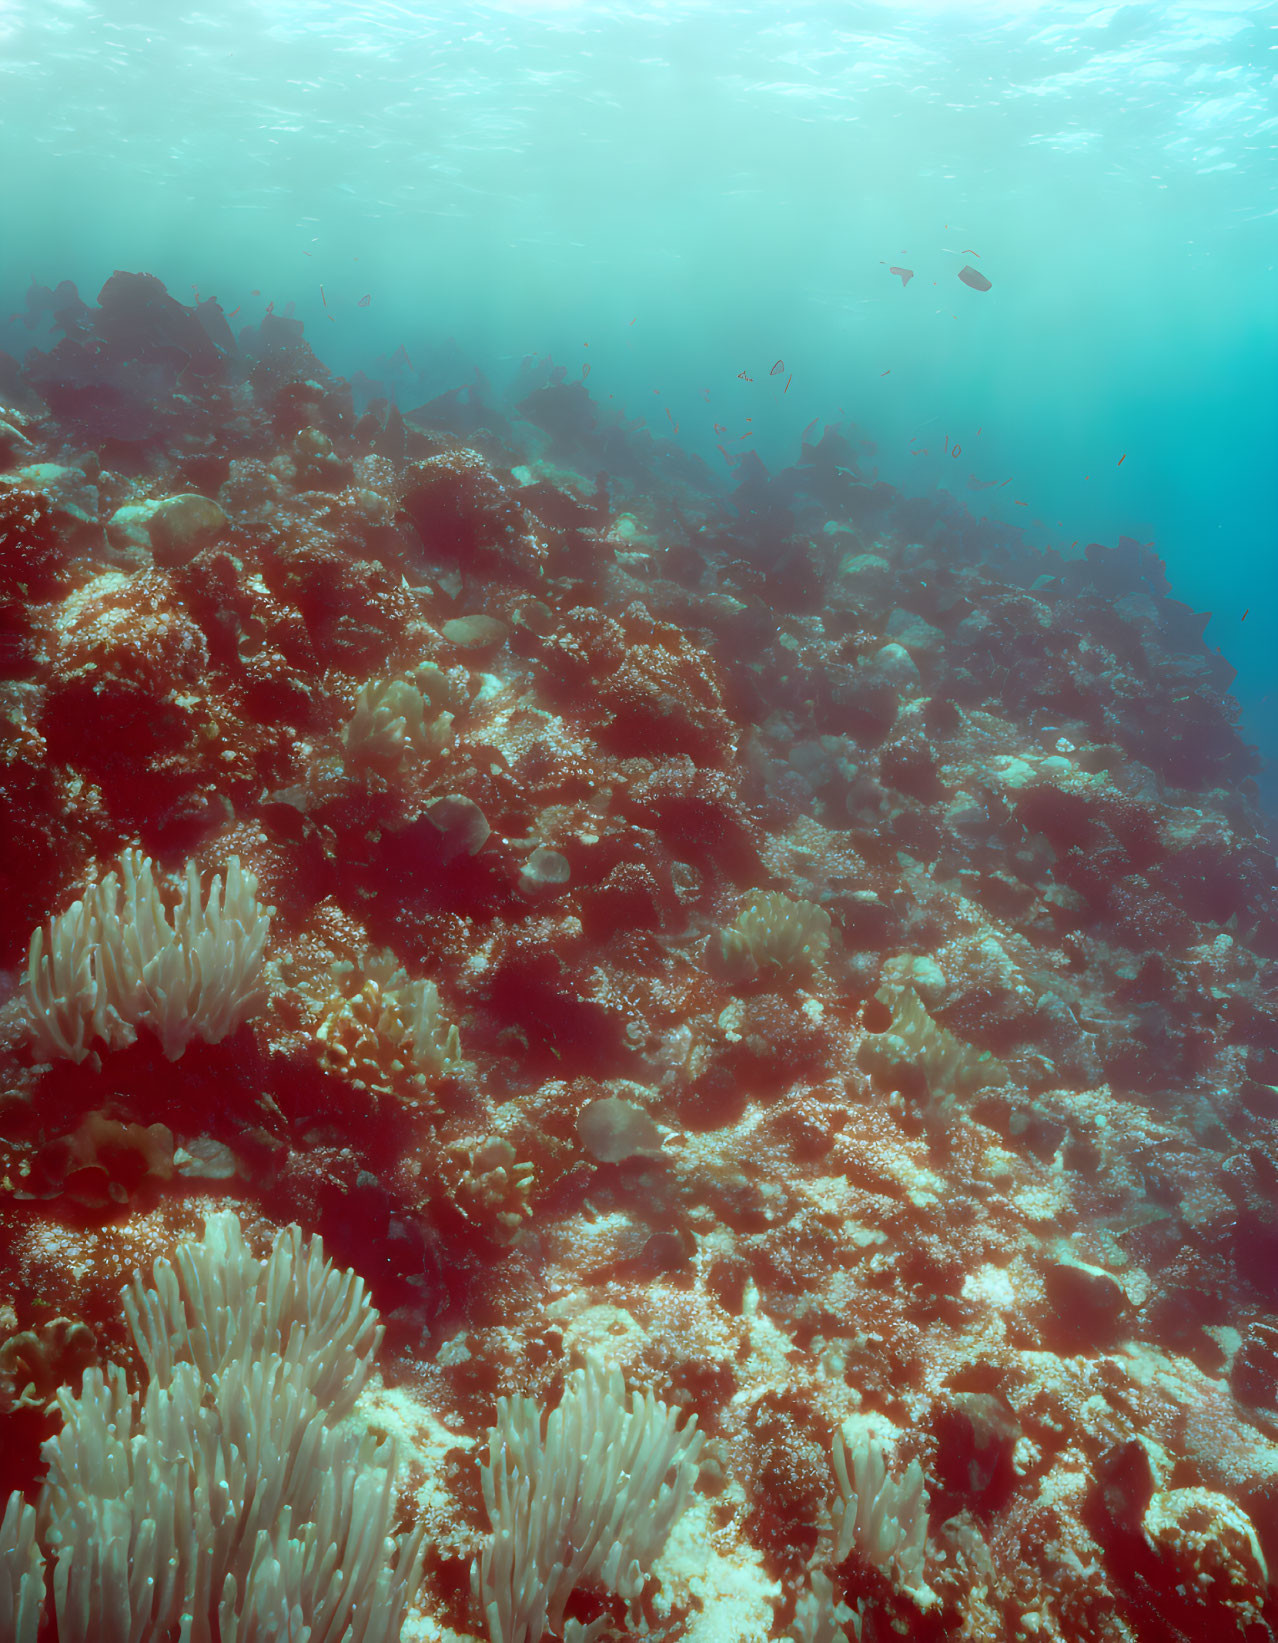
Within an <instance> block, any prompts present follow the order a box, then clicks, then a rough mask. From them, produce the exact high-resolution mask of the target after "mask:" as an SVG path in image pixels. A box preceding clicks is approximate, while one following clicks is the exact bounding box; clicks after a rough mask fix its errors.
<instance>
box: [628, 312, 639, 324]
mask: <svg viewBox="0 0 1278 1643" xmlns="http://www.w3.org/2000/svg"><path fill="white" fill-rule="evenodd" d="M638 318H639V316H638V314H636V315H635V319H638ZM635 319H632V320H631V321H630V324H631V325H633V324H634V322H635Z"/></svg>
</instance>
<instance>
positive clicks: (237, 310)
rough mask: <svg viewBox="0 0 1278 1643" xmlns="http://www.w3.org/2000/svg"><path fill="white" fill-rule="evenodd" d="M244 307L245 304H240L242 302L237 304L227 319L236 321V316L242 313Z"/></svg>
mask: <svg viewBox="0 0 1278 1643" xmlns="http://www.w3.org/2000/svg"><path fill="white" fill-rule="evenodd" d="M243 306H244V304H243V303H240V302H237V303H236V305H235V307H234V308H232V309H231V311H230V313H229V314H228V315H227V316H226V317H227V319H234V318H235V316H236V314H238V313H239V311H240V309H241V308H242V307H243Z"/></svg>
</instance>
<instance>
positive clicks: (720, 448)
mask: <svg viewBox="0 0 1278 1643" xmlns="http://www.w3.org/2000/svg"><path fill="white" fill-rule="evenodd" d="M715 450H716V451H723V460H724V461H725V462H726V463H727V464H728V466H729V467H732V465H733V458H732V457H731V456H730V455H729V454H728V452H727V451H725V450H724V449H723V446H722V445H716V446H715Z"/></svg>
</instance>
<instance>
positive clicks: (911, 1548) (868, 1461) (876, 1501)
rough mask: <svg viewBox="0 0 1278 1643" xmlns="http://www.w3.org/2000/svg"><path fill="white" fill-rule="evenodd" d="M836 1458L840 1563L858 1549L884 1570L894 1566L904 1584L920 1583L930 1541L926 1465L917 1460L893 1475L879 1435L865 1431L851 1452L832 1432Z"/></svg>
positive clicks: (836, 1555) (836, 1529) (838, 1434)
mask: <svg viewBox="0 0 1278 1643" xmlns="http://www.w3.org/2000/svg"><path fill="white" fill-rule="evenodd" d="M832 1459H833V1462H834V1476H835V1481H836V1483H837V1484H838V1498H837V1500H836V1501H835V1505H834V1532H835V1546H834V1561H835V1562H836V1563H841V1562H842V1561H843V1559H844V1558H845V1557H846V1556H847V1555H848V1553H849V1552H850V1551H851V1550H852V1549H853V1547H855V1548H856V1550H857V1551H858V1552H859V1553H860V1554H861V1556H862V1557H864V1558H865V1559H866V1560H867V1562H869V1563H872V1564H874V1565H875V1567H876V1568H879V1569H882V1570H883V1571H884V1572H885V1573H886V1572H887V1571H888V1570H889V1569H891V1568H893V1567H895V1568H896V1569H897V1570H898V1571H899V1574H900V1577H901V1581H902V1584H903V1585H905V1586H907V1587H917V1586H919V1585H920V1584H921V1583H922V1580H923V1553H924V1549H925V1547H926V1545H927V1490H926V1489H925V1488H924V1487H923V1468H922V1467H921V1466H920V1465H919V1463H918V1461H917V1460H913V1461H911V1462H910V1464H909V1466H907V1467H906V1469H905V1473H904V1475H903V1476H902V1477H900V1478H894V1477H889V1476H888V1469H887V1461H886V1459H885V1458H884V1454H883V1449H882V1446H881V1445H880V1444H879V1443H878V1442H877V1441H876V1439H874V1438H873V1437H872V1436H870V1435H869V1434H866V1435H865V1436H863V1437H862V1438H861V1440H860V1442H859V1443H857V1445H856V1447H855V1448H854V1449H853V1450H852V1453H851V1456H849V1454H848V1450H847V1446H846V1443H845V1441H844V1437H843V1433H842V1431H841V1430H840V1431H837V1432H836V1433H835V1434H834V1449H833V1454H832ZM849 1460H850V1461H851V1467H850V1469H849V1464H848V1463H849Z"/></svg>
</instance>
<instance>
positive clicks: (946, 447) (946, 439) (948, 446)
mask: <svg viewBox="0 0 1278 1643" xmlns="http://www.w3.org/2000/svg"><path fill="white" fill-rule="evenodd" d="M949 448H950V436H949V435H948V434H946V436H945V446H944V449H945V450H947V451H948V450H949Z"/></svg>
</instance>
